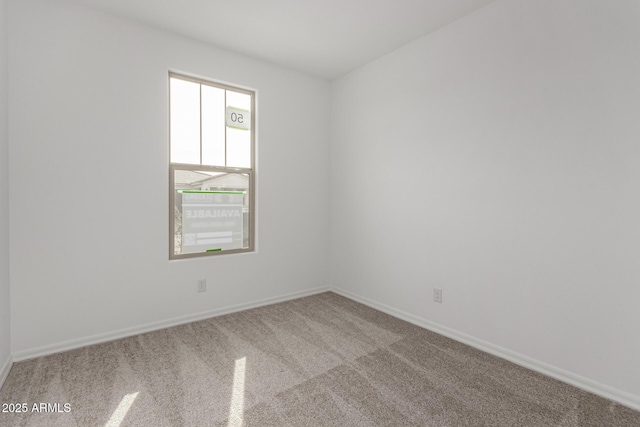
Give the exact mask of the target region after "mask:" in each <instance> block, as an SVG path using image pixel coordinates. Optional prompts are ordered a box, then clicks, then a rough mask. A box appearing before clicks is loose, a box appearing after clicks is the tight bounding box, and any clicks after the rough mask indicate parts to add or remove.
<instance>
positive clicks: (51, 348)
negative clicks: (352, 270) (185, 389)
mask: <svg viewBox="0 0 640 427" xmlns="http://www.w3.org/2000/svg"><path fill="white" fill-rule="evenodd" d="M327 291H329V288H328V287H320V288H313V289H307V290H305V291H300V292H292V293H289V294H285V295H280V296H277V297H271V298H264V299H260V300H256V301H251V302H247V303H243V304H237V305H232V306H228V307H222V308H217V309H215V310H209V311H203V312H200V313H194V314H188V315H186V316H180V317H174V318H172V319H167V320H161V321H159V322H151V323H146V324H144V325H140V326H134V327H131V328H125V329H120V330H117V331H112V332H106V333H102V334H96V335H92V336H88V337H84V338H78V339H74V340H69V341H64V342H60V343H56V344H51V345H46V346H42V347H36V348H31V349H27V350H21V351H17V352H14V353H13V361H15V362H20V361H23V360H27V359H33V358H36V357H41V356H47V355H50V354H54V353H60V352H63V351H68V350H73V349H76V348H80V347H86V346H88V345H93V344H100V343H104V342H108V341H114V340H117V339H120V338H126V337H130V336H133V335H138V334H143V333H146V332H152V331H157V330H160V329H165V328H170V327H172V326H177V325H183V324H185V323H191V322H196V321H198V320H203V319H208V318H210V317H216V316H222V315H224V314H229V313H235V312H238V311H243V310H249V309H252V308H256V307H262V306H265V305H270V304H276V303H279V302H284V301H289V300H293V299H298V298H302V297H306V296H310V295H315V294H319V293H322V292H327Z"/></svg>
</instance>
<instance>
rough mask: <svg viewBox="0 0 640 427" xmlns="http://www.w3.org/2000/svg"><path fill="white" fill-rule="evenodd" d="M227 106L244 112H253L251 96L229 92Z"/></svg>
mask: <svg viewBox="0 0 640 427" xmlns="http://www.w3.org/2000/svg"><path fill="white" fill-rule="evenodd" d="M227 106H231V107H236V108H242V109H243V110H248V111H251V95H247V94H246V93H240V92H234V91H232V90H228V91H227Z"/></svg>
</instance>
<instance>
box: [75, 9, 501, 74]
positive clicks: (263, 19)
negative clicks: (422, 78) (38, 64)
mask: <svg viewBox="0 0 640 427" xmlns="http://www.w3.org/2000/svg"><path fill="white" fill-rule="evenodd" d="M75 1H76V2H78V3H82V4H85V5H87V6H91V7H95V8H97V9H101V10H104V11H107V12H111V13H115V14H117V15H121V16H124V17H127V18H130V19H133V20H135V21H138V22H142V23H145V24H149V25H152V26H155V27H159V28H162V29H165V30H169V31H172V32H174V33H178V34H182V35H184V36H187V37H191V38H194V39H197V40H200V41H203V42H206V43H209V44H212V45H215V46H218V47H222V48H225V49H229V50H232V51H235V52H238V53H242V54H245V55H248V56H251V57H254V58H259V59H262V60H266V61H269V62H272V63H275V64H279V65H282V66H285V67H287V68H292V69H295V70H300V71H303V72H306V73H309V74H312V75H315V76H318V77H323V78H326V79H334V78H336V77H340V76H342V75H344V74H346V73H348V72H350V71H352V70H355V69H357V68H359V67H361V66H362V65H364V64H366V63H368V62H370V61H372V60H374V59H376V58H378V57H380V56H383V55H385V54H387V53H389V52H392V51H393V50H395V49H397V48H399V47H400V46H402V45H404V44H406V43H408V42H410V41H412V40H415V39H417V38H418V37H421V36H423V35H425V34H428V33H430V32H432V31H435V30H436V29H438V28H440V27H443V26H444V25H447V24H449V23H451V22H453V21H455V20H456V19H458V18H460V17H462V16H464V15H467V14H469V13H471V12H473V11H475V10H477V9H479V8H481V7H482V6H485V5H486V4H488V3H491V2H492V1H493V0H226V1H222V0H75Z"/></svg>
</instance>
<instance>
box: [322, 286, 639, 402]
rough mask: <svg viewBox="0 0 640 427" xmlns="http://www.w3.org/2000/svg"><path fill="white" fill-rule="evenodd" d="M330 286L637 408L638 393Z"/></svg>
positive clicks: (382, 309)
mask: <svg viewBox="0 0 640 427" xmlns="http://www.w3.org/2000/svg"><path fill="white" fill-rule="evenodd" d="M330 290H331V291H332V292H335V293H336V294H338V295H342V296H344V297H346V298H349V299H352V300H354V301H357V302H359V303H362V304H364V305H367V306H369V307H371V308H374V309H376V310H379V311H382V312H384V313H387V314H389V315H391V316H393V317H397V318H398V319H402V320H405V321H407V322H409V323H413V324H414V325H417V326H420V327H422V328H425V329H428V330H430V331H433V332H435V333H438V334H440V335H444V336H446V337H449V338H451V339H454V340H456V341H459V342H461V343H464V344H467V345H470V346H471V347H475V348H477V349H478V350H482V351H484V352H486V353H489V354H492V355H494V356H497V357H500V358H501V359H505V360H508V361H509V362H512V363H515V364H516V365H520V366H522V367H525V368H527V369H531V370H532V371H536V372H539V373H541V374H544V375H546V376H548V377H551V378H555V379H557V380H558V381H562V382H564V383H567V384H570V385H572V386H574V387H577V388H580V389H582V390H585V391H588V392H590V393H593V394H596V395H598V396H601V397H604V398H605V399H609V400H612V401H614V402H617V403H620V404H621V405H624V406H627V407H629V408H631V409H635V410H636V411H640V396H637V395H634V394H631V393H627V392H625V391H622V390H618V389H616V388H613V387H610V386H607V385H605V384H601V383H599V382H597V381H593V380H590V379H588V378H585V377H582V376H580V375H577V374H574V373H572V372H568V371H565V370H564V369H560V368H557V367H555V366H553V365H549V364H547V363H544V362H541V361H539V360H535V359H532V358H530V357H527V356H525V355H522V354H519V353H516V352H514V351H511V350H508V349H506V348H503V347H500V346H497V345H495V344H492V343H490V342H487V341H483V340H481V339H478V338H475V337H473V336H471V335H467V334H464V333H462V332H458V331H456V330H453V329H450V328H447V327H445V326H442V325H439V324H437V323H434V322H430V321H428V320H426V319H423V318H420V317H418V316H415V315H413V314H410V313H407V312H404V311H402V310H398V309H396V308H393V307H391V306H388V305H386V304H382V303H380V302H377V301H373V300H371V299H369V298H365V297H362V296H360V295H356V294H354V293H351V292H349V291H345V290H344V289H340V288H331V289H330Z"/></svg>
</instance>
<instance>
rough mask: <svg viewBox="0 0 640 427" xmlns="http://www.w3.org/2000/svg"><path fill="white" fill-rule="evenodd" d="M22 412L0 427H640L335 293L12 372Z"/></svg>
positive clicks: (595, 400)
mask: <svg viewBox="0 0 640 427" xmlns="http://www.w3.org/2000/svg"><path fill="white" fill-rule="evenodd" d="M22 402H25V403H27V405H28V407H29V408H28V409H29V410H28V412H27V413H24V414H16V413H0V425H2V426H47V427H51V426H79V427H85V426H119V425H121V426H154V427H156V426H261V427H263V426H279V427H280V426H305V427H314V426H341V427H342V426H394V427H395V426H545V427H546V426H598V427H602V426H624V427H628V426H640V412H636V411H633V410H631V409H628V408H626V407H624V406H621V405H618V404H616V403H613V402H610V401H608V400H605V399H602V398H599V397H597V396H594V395H592V394H589V393H586V392H583V391H581V390H578V389H576V388H574V387H571V386H569V385H566V384H563V383H561V382H558V381H555V380H553V379H550V378H547V377H545V376H543V375H540V374H537V373H535V372H532V371H529V370H527V369H524V368H521V367H519V366H516V365H514V364H512V363H509V362H506V361H504V360H502V359H499V358H496V357H493V356H491V355H488V354H486V353H483V352H481V351H478V350H475V349H473V348H471V347H468V346H466V345H463V344H460V343H458V342H456V341H453V340H450V339H448V338H445V337H442V336H440V335H437V334H435V333H432V332H429V331H426V330H424V329H421V328H419V327H417V326H414V325H411V324H409V323H407V322H404V321H401V320H398V319H395V318H393V317H391V316H388V315H386V314H384V313H380V312H378V311H376V310H373V309H371V308H368V307H365V306H363V305H361V304H358V303H356V302H353V301H351V300H349V299H346V298H343V297H341V296H338V295H336V294H334V293H330V292H328V293H324V294H320V295H315V296H311V297H307V298H301V299H298V300H294V301H288V302H284V303H280V304H274V305H271V306H267V307H262V308H257V309H253V310H248V311H244V312H240V313H235V314H230V315H226V316H221V317H216V318H212V319H208V320H203V321H200V322H195V323H190V324H188V325H183V326H177V327H173V328H170V329H165V330H161V331H157V332H152V333H147V334H142V335H138V336H135V337H130V338H125V339H121V340H118V341H113V342H109V343H105V344H99V345H94V346H91V347H86V348H82V349H78V350H73V351H69V352H65V353H60V354H55V355H51V356H46V357H41V358H38V359H34V360H29V361H24V362H20V363H16V364H15V365H14V366H13V368H12V370H11V372H10V374H9V377H8V378H7V381H6V383H5V385H4V387H3V388H2V390H0V403H22ZM40 402H43V403H59V404H60V410H61V411H64V404H65V403H68V404H70V405H71V411H70V412H68V413H65V412H61V413H58V412H54V413H51V412H32V409H33V404H34V403H40ZM49 409H56V408H54V407H51V408H49Z"/></svg>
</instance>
